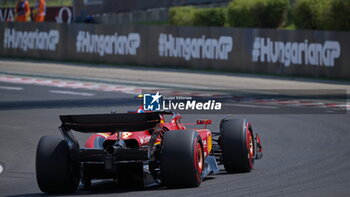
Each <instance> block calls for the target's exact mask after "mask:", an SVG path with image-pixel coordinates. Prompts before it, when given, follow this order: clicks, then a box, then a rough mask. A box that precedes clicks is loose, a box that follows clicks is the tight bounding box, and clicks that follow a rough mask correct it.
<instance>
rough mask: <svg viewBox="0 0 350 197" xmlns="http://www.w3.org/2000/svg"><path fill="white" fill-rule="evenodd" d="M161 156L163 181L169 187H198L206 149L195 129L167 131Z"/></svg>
mask: <svg viewBox="0 0 350 197" xmlns="http://www.w3.org/2000/svg"><path fill="white" fill-rule="evenodd" d="M162 143H163V149H162V153H161V158H160V169H161V175H162V182H163V184H164V185H166V186H167V187H198V186H199V185H200V183H201V182H202V172H203V167H204V151H203V145H202V140H201V137H200V136H199V134H198V133H197V132H196V131H194V130H177V131H167V132H165V134H164V139H163V141H162Z"/></svg>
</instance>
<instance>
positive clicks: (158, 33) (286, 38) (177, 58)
mask: <svg viewBox="0 0 350 197" xmlns="http://www.w3.org/2000/svg"><path fill="white" fill-rule="evenodd" d="M349 54H350V32H330V31H299V30H297V31H284V30H275V29H244V28H213V27H169V26H146V25H145V26H121V25H116V26H112V25H95V24H56V23H42V24H36V23H0V55H1V56H5V57H30V58H45V59H54V60H78V61H80V60H81V61H96V62H97V61H98V62H106V63H120V64H140V65H157V66H177V67H190V68H201V69H214V70H231V71H239V72H253V73H268V74H281V75H295V76H296V75H299V76H314V77H328V78H338V79H350V66H349V65H350V55H349Z"/></svg>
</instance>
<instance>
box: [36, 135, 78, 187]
mask: <svg viewBox="0 0 350 197" xmlns="http://www.w3.org/2000/svg"><path fill="white" fill-rule="evenodd" d="M35 165H36V166H35V167H36V179H37V182H38V185H39V188H40V190H41V191H43V192H46V193H71V192H75V190H76V189H77V187H78V184H79V181H80V178H79V171H78V170H76V169H73V166H75V168H77V166H78V164H77V163H75V165H74V163H73V162H72V161H71V158H70V151H69V147H68V144H67V142H66V141H64V140H63V139H62V138H60V137H59V136H44V137H42V138H41V139H40V141H39V144H38V147H37V152H36V163H35Z"/></svg>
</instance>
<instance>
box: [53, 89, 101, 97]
mask: <svg viewBox="0 0 350 197" xmlns="http://www.w3.org/2000/svg"><path fill="white" fill-rule="evenodd" d="M49 92H50V93H53V94H69V95H78V96H95V94H94V93H88V92H73V91H63V90H50V91H49Z"/></svg>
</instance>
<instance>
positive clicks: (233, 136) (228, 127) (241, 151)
mask: <svg viewBox="0 0 350 197" xmlns="http://www.w3.org/2000/svg"><path fill="white" fill-rule="evenodd" d="M252 131H253V130H252V127H251V125H250V123H249V122H248V121H247V120H240V119H230V118H226V119H223V120H222V121H221V124H220V133H221V146H222V147H221V148H222V155H223V161H224V167H225V170H226V171H227V172H229V173H234V172H238V173H240V172H250V171H251V170H252V169H253V166H254V153H255V147H254V146H255V145H254V138H253V132H252Z"/></svg>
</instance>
